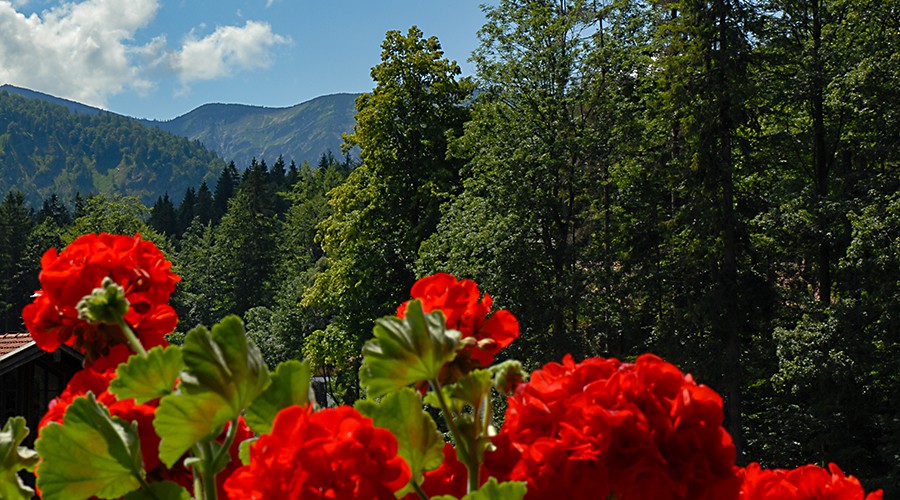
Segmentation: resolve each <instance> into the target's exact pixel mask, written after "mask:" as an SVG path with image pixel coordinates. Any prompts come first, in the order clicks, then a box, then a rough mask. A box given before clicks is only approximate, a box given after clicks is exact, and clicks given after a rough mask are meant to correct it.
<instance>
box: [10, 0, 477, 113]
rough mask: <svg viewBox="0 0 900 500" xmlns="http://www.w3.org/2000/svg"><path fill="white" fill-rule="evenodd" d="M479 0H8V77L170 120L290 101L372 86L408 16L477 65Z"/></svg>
mask: <svg viewBox="0 0 900 500" xmlns="http://www.w3.org/2000/svg"><path fill="white" fill-rule="evenodd" d="M482 3H485V0H370V1H358V0H343V1H328V0H324V1H321V0H320V1H318V2H312V1H307V0H71V1H59V0H0V84H3V83H9V84H12V85H16V86H20V87H26V88H30V89H33V90H37V91H41V92H46V93H48V94H52V95H56V96H60V97H65V98H68V99H73V100H76V101H79V102H84V103H86V104H91V105H95V106H99V107H102V108H104V109H109V110H111V111H114V112H117V113H121V114H125V115H129V116H136V117H141V118H153V119H163V120H165V119H171V118H174V117H176V116H178V115H181V114H184V113H186V112H188V111H190V110H192V109H194V108H196V107H197V106H200V105H201V104H204V103H208V102H229V103H232V102H233V103H243V104H253V105H260V106H273V107H281V106H291V105H294V104H297V103H300V102H304V101H307V100H309V99H312V98H314V97H317V96H320V95H325V94H333V93H338V92H365V91H369V90H371V89H372V87H373V85H374V84H373V82H372V80H371V77H370V76H369V71H370V69H371V67H372V66H374V65H375V64H377V63H378V62H379V61H380V54H381V41H382V40H383V39H384V34H385V32H386V31H388V30H401V31H402V32H404V33H405V32H406V30H407V29H409V27H410V26H412V25H417V26H418V27H419V28H420V29H421V30H422V31H423V32H424V33H425V35H426V36H437V37H438V39H440V41H441V44H442V46H443V48H444V52H445V54H446V56H447V57H448V58H450V59H455V60H456V61H457V62H458V63H459V64H460V66H461V67H462V68H463V73H464V74H472V72H473V71H474V70H473V68H472V66H471V65H470V64H469V63H468V62H467V59H468V58H469V55H470V54H471V52H472V50H473V49H474V48H475V47H476V45H477V43H478V41H477V36H476V32H477V31H478V29H479V28H480V27H481V25H482V24H484V21H485V18H484V14H483V12H482V10H481V7H480V4H482ZM487 3H491V2H487Z"/></svg>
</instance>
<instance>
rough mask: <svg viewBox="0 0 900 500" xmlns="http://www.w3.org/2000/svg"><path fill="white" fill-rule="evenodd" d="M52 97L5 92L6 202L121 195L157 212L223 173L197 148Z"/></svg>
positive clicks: (0, 91)
mask: <svg viewBox="0 0 900 500" xmlns="http://www.w3.org/2000/svg"><path fill="white" fill-rule="evenodd" d="M19 90H21V89H19ZM48 97H50V96H46V95H45V94H39V93H31V94H29V95H28V97H25V96H23V95H21V93H20V92H10V89H9V88H8V87H5V86H4V87H3V88H0V196H2V195H5V193H7V192H8V191H9V190H11V189H16V190H19V191H22V192H23V193H25V195H26V196H27V198H28V200H29V201H31V202H32V203H33V204H38V203H40V201H41V200H43V199H44V198H46V197H48V196H49V195H51V194H54V193H55V194H58V195H60V196H62V197H63V198H70V197H72V196H74V195H75V193H81V194H82V195H87V194H91V193H107V194H113V193H115V194H127V195H134V196H137V197H139V198H140V199H141V200H142V201H143V202H144V203H146V204H152V202H153V201H155V200H156V198H157V197H158V196H159V195H161V194H162V193H165V192H168V193H169V196H170V197H172V198H174V199H180V197H181V196H182V195H183V194H184V192H185V190H187V188H188V187H196V186H198V185H199V184H200V182H202V181H206V182H207V183H209V184H210V185H213V186H214V185H215V181H216V179H217V178H218V175H219V173H220V172H221V170H222V168H223V167H224V166H225V164H224V162H223V161H222V160H221V159H220V158H218V157H217V156H216V155H215V154H214V153H212V152H211V151H209V150H207V149H206V148H204V147H203V145H202V144H200V143H199V142H196V141H190V140H188V139H186V138H184V137H179V136H176V135H174V134H170V133H168V132H164V131H162V130H160V129H158V128H154V127H147V126H145V125H143V124H142V123H140V122H139V121H138V120H135V119H134V118H128V117H125V116H121V115H117V114H114V113H109V112H105V111H100V110H96V109H95V108H89V109H84V108H88V107H87V106H83V105H79V104H77V103H72V102H70V101H63V100H60V99H57V98H48ZM73 106H74V109H73ZM73 111H74V112H73Z"/></svg>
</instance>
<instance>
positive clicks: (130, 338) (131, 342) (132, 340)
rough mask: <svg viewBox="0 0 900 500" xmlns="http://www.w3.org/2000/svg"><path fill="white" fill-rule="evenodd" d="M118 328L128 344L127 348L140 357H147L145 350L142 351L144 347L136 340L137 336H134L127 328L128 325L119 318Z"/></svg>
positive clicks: (129, 328) (128, 327)
mask: <svg viewBox="0 0 900 500" xmlns="http://www.w3.org/2000/svg"><path fill="white" fill-rule="evenodd" d="M119 328H121V329H122V335H124V336H125V340H126V341H127V342H128V347H130V348H131V350H132V351H134V353H135V354H140V355H141V356H145V357H146V356H147V350H146V349H144V346H143V345H141V341H140V340H138V338H137V335H135V334H134V330H132V329H131V327H130V326H128V323H126V322H125V320H124V319H123V318H121V317H119Z"/></svg>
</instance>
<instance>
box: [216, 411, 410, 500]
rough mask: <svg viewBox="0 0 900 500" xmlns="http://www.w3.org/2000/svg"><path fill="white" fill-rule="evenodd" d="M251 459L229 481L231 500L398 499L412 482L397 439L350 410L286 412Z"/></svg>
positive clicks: (227, 488)
mask: <svg viewBox="0 0 900 500" xmlns="http://www.w3.org/2000/svg"><path fill="white" fill-rule="evenodd" d="M250 459H251V462H250V465H246V466H243V467H241V468H239V469H238V470H237V471H236V472H235V473H234V474H232V475H231V477H230V478H229V479H228V480H227V481H226V482H225V491H226V492H227V493H228V496H229V498H235V499H237V498H241V499H256V500H259V499H280V498H293V499H318V498H330V499H336V500H340V499H351V498H371V499H385V500H393V499H394V498H395V496H394V492H395V491H397V490H399V489H401V488H403V487H404V486H405V485H406V484H407V483H408V482H409V479H410V470H409V466H408V465H407V464H406V461H404V460H403V458H401V457H400V456H398V455H397V439H396V438H395V437H394V435H393V434H391V433H390V431H388V430H385V429H381V428H378V427H373V425H372V420H371V419H370V418H367V417H364V416H362V415H361V414H360V413H359V412H358V411H356V410H355V409H353V408H352V407H349V406H341V407H337V408H329V409H325V410H321V411H317V412H313V411H312V409H311V408H310V407H308V406H291V407H288V408H285V409H284V410H282V411H280V412H279V413H278V415H277V416H276V417H275V422H274V423H273V424H272V433H271V434H267V435H263V436H260V438H259V440H257V441H256V442H255V443H254V444H253V445H251V446H250Z"/></svg>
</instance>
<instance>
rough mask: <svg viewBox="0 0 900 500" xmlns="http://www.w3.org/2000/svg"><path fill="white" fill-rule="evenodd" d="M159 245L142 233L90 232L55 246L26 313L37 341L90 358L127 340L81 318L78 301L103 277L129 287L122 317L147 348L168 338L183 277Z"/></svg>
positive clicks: (46, 347)
mask: <svg viewBox="0 0 900 500" xmlns="http://www.w3.org/2000/svg"><path fill="white" fill-rule="evenodd" d="M171 267H172V263H171V262H169V261H168V260H166V258H165V256H164V255H163V254H162V252H160V251H159V249H158V248H156V246H155V245H154V244H153V243H151V242H149V241H144V240H142V239H141V236H140V235H135V236H119V235H112V234H105V233H103V234H99V235H97V234H86V235H84V236H81V237H79V238H78V239H76V240H75V241H73V242H72V243H71V244H69V246H67V247H66V248H65V249H63V251H62V252H60V253H59V254H57V252H56V249H54V248H51V249H50V250H47V252H46V253H44V256H43V257H42V258H41V273H40V281H41V290H38V291H37V292H36V294H35V299H34V302H33V303H31V304H29V305H28V306H26V307H25V309H24V311H23V312H22V316H23V317H24V319H25V325H26V327H27V328H28V331H29V332H31V336H32V337H33V338H34V341H35V343H36V344H37V345H38V346H40V347H41V349H44V350H46V351H54V350H56V349H57V348H58V347H59V346H60V344H65V345H68V346H73V347H75V348H76V349H79V350H81V351H82V352H83V353H85V355H86V357H87V359H88V362H89V363H90V362H92V361H93V360H95V359H96V358H98V357H100V356H103V355H105V354H107V353H108V351H109V349H110V348H111V347H113V346H115V345H117V344H121V343H124V339H123V337H122V333H121V332H120V330H119V327H118V326H115V325H93V324H90V323H88V322H87V321H84V320H82V319H79V317H78V311H77V310H76V308H75V306H76V305H77V304H78V302H79V301H80V300H81V299H82V298H83V297H84V296H86V295H89V294H90V293H91V292H92V291H93V290H94V288H97V287H99V286H100V284H101V282H102V281H103V278H106V277H109V278H110V279H112V280H113V281H114V282H115V283H116V284H118V285H119V286H121V287H122V288H123V289H124V290H125V298H126V299H128V302H129V303H130V307H129V308H128V312H127V313H126V314H125V316H124V319H125V321H126V322H127V323H128V325H129V326H131V328H132V329H133V330H134V332H135V334H136V335H137V336H138V338H139V339H140V340H141V343H142V344H143V345H144V347H145V348H147V349H149V348H151V347H154V346H157V345H163V344H165V340H164V338H163V337H164V336H165V335H166V334H167V333H170V332H172V331H173V330H174V329H175V326H176V325H177V323H178V317H177V316H176V314H175V310H174V309H172V307H171V306H169V305H168V301H169V296H170V295H172V292H173V291H174V290H175V283H177V282H178V281H179V280H180V279H181V278H179V277H178V276H177V275H176V274H174V273H172V271H171V270H170V269H171Z"/></svg>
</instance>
